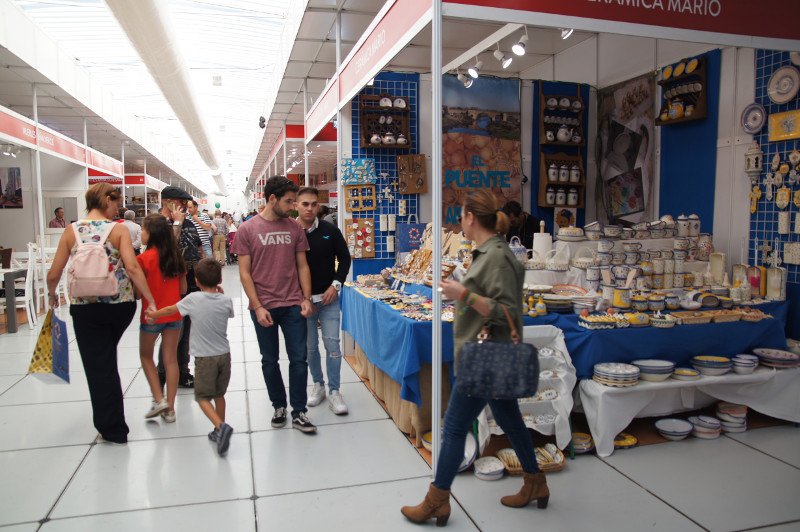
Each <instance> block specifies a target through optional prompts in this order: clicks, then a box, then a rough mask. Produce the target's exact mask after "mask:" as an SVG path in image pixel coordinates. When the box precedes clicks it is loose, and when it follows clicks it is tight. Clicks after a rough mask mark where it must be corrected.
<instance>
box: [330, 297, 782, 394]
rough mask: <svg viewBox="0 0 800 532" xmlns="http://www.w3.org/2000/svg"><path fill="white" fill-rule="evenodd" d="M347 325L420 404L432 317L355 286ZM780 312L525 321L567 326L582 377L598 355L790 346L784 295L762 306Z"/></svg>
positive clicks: (346, 306) (449, 337)
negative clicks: (656, 321)
mask: <svg viewBox="0 0 800 532" xmlns="http://www.w3.org/2000/svg"><path fill="white" fill-rule="evenodd" d="M341 297H342V329H343V330H345V331H347V332H348V333H350V335H351V336H352V337H353V339H354V340H355V341H356V343H358V345H359V346H360V347H361V349H363V350H364V353H365V354H366V355H367V358H369V360H370V362H372V363H373V364H375V365H376V366H377V367H378V368H379V369H380V370H381V371H383V372H384V373H386V374H387V375H389V377H391V378H392V380H394V381H395V382H398V383H400V385H401V390H400V397H402V398H403V399H405V400H406V401H411V402H414V403H416V404H421V397H422V396H421V394H420V390H419V379H418V378H417V374H418V373H419V369H420V367H421V365H422V364H425V363H427V364H430V362H431V347H430V346H431V330H432V325H431V322H429V321H416V320H412V319H409V318H406V317H404V316H402V315H400V313H399V312H397V311H395V310H394V309H392V308H391V307H390V306H389V305H387V304H385V303H382V302H380V301H375V300H374V299H370V298H367V297H365V296H363V295H361V294H360V293H358V292H357V291H356V290H355V289H353V288H352V287H348V286H345V287H344V288H343V289H342V295H341ZM758 308H760V309H761V310H763V311H764V312H766V313H768V314H772V315H773V316H775V319H767V320H761V321H760V322H757V323H750V322H733V323H713V324H708V325H679V326H677V327H675V328H672V329H657V328H655V327H644V328H641V329H634V328H629V329H612V330H598V331H590V330H587V329H584V328H583V327H581V326H579V325H578V317H577V316H576V315H574V314H548V315H547V316H542V317H539V318H529V317H525V319H524V320H523V322H524V325H554V326H556V327H558V328H559V329H561V330H562V331H564V336H565V339H566V342H567V349H568V350H569V354H570V356H571V357H572V363H573V364H574V365H575V369H576V370H577V374H578V378H579V379H588V378H591V376H592V373H593V367H594V365H595V364H596V363H598V362H630V361H631V360H636V359H639V358H660V359H664V360H671V361H673V362H675V363H676V364H678V365H683V366H688V363H689V359H691V358H692V357H693V356H696V355H722V356H730V355H735V354H737V353H746V352H749V351H750V350H751V349H753V348H755V347H773V348H777V349H785V348H786V336H785V334H784V328H785V326H786V319H787V314H788V309H789V304H788V303H787V302H785V301H783V302H775V303H767V304H764V305H761V306H759V307H758ZM442 361H443V362H445V363H450V362H452V361H453V325H452V323H444V324H442Z"/></svg>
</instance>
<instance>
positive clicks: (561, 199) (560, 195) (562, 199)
mask: <svg viewBox="0 0 800 532" xmlns="http://www.w3.org/2000/svg"><path fill="white" fill-rule="evenodd" d="M566 204H567V193H566V192H564V189H563V188H559V189H558V190H557V191H556V205H566Z"/></svg>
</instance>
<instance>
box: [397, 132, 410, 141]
mask: <svg viewBox="0 0 800 532" xmlns="http://www.w3.org/2000/svg"><path fill="white" fill-rule="evenodd" d="M397 143H398V144H408V139H406V136H405V135H403V134H402V133H400V134H399V135H397Z"/></svg>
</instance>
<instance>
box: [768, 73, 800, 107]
mask: <svg viewBox="0 0 800 532" xmlns="http://www.w3.org/2000/svg"><path fill="white" fill-rule="evenodd" d="M798 90H800V72H798V71H797V69H796V68H795V67H793V66H785V67H781V68H779V69H778V70H776V71H775V73H774V74H772V77H771V78H769V85H767V94H768V95H769V99H770V100H772V102H773V103H777V104H783V103H787V102H790V101H792V99H794V97H795V96H797V91H798Z"/></svg>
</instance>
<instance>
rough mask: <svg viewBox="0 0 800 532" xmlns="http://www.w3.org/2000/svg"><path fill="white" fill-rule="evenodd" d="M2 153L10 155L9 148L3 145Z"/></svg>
mask: <svg viewBox="0 0 800 532" xmlns="http://www.w3.org/2000/svg"><path fill="white" fill-rule="evenodd" d="M3 155H11V148H9V147H8V146H3Z"/></svg>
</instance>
